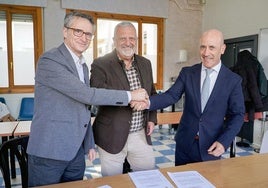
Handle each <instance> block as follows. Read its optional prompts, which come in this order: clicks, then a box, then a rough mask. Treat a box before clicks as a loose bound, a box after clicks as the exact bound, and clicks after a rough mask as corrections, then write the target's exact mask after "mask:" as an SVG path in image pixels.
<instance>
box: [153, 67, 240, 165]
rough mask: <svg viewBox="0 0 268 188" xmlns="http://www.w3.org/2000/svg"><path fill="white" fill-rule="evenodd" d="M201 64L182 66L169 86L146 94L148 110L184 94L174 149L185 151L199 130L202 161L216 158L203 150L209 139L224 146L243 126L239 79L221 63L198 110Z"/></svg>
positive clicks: (159, 107) (163, 106)
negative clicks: (148, 102)
mask: <svg viewBox="0 0 268 188" xmlns="http://www.w3.org/2000/svg"><path fill="white" fill-rule="evenodd" d="M201 67H202V66H201V63H200V64H196V65H193V66H191V67H184V68H182V70H181V72H180V75H179V77H178V78H177V80H176V82H175V83H174V84H173V86H172V87H171V88H170V89H168V90H167V91H166V92H164V93H162V94H160V95H154V96H151V97H150V103H151V105H150V110H155V109H162V108H165V107H167V106H170V105H172V104H174V103H176V102H177V101H178V100H179V99H180V98H181V96H182V95H183V93H185V103H184V105H185V106H184V110H183V115H182V118H181V121H180V125H179V127H178V130H177V133H176V136H175V141H176V144H177V148H180V150H182V151H184V152H186V153H188V152H190V149H191V147H189V146H191V145H192V143H193V142H194V137H195V135H196V134H197V132H199V148H200V153H201V157H202V160H203V161H206V160H214V159H218V158H217V157H214V156H212V155H209V154H208V152H207V150H208V149H209V147H210V146H211V145H212V143H213V142H215V141H218V142H220V143H221V144H222V145H223V146H224V148H225V149H227V148H228V147H229V146H230V144H231V142H232V140H233V139H234V137H235V136H236V135H237V134H238V132H239V130H240V128H241V126H242V125H243V118H244V111H245V107H244V97H243V93H242V88H241V82H242V79H241V78H240V77H239V76H238V75H237V74H235V73H233V72H232V71H230V70H229V69H228V68H227V67H225V66H224V65H222V66H221V69H220V72H219V74H218V77H217V80H216V83H215V86H214V88H213V90H212V92H211V95H210V97H209V100H208V102H207V105H206V107H205V109H204V111H203V113H202V112H201V94H200V79H201Z"/></svg>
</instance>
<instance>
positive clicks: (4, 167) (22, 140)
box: [0, 136, 29, 187]
mask: <svg viewBox="0 0 268 188" xmlns="http://www.w3.org/2000/svg"><path fill="white" fill-rule="evenodd" d="M28 139H29V136H25V137H18V138H13V139H10V140H8V141H6V142H4V143H3V144H2V145H1V147H0V168H1V171H2V174H3V179H4V182H5V187H11V182H10V169H9V165H8V164H9V159H8V156H9V153H10V154H11V153H13V154H14V155H15V156H16V158H17V161H18V163H19V166H20V171H21V185H22V187H28V166H27V161H28V160H27V158H28V157H27V153H26V150H27V145H28Z"/></svg>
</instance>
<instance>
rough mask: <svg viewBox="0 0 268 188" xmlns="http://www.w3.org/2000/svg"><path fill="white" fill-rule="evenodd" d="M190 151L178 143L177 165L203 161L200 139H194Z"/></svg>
mask: <svg viewBox="0 0 268 188" xmlns="http://www.w3.org/2000/svg"><path fill="white" fill-rule="evenodd" d="M189 147H191V150H190V152H189V153H186V152H184V151H182V150H181V149H180V148H179V147H178V146H177V145H176V149H175V166H179V165H184V164H187V163H195V162H201V161H202V159H201V155H200V150H199V141H198V140H194V142H193V144H192V145H191V146H189Z"/></svg>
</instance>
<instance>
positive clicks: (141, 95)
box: [130, 88, 149, 111]
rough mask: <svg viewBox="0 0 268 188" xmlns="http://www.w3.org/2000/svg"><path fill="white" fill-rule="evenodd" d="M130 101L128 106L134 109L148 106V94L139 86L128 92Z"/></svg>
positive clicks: (137, 109) (138, 109)
mask: <svg viewBox="0 0 268 188" xmlns="http://www.w3.org/2000/svg"><path fill="white" fill-rule="evenodd" d="M130 93H131V101H130V106H131V108H133V109H134V110H136V111H140V110H144V109H148V108H149V95H148V93H147V92H146V90H145V89H143V88H140V89H136V90H133V91H131V92H130Z"/></svg>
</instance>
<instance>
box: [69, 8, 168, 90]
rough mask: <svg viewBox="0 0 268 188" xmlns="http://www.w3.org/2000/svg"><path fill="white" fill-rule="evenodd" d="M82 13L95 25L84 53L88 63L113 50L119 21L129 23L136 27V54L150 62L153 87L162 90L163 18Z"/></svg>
mask: <svg viewBox="0 0 268 188" xmlns="http://www.w3.org/2000/svg"><path fill="white" fill-rule="evenodd" d="M68 11H71V10H68ZM68 11H67V12H68ZM84 13H88V14H90V15H91V16H92V17H93V18H94V20H95V23H96V31H95V38H94V42H93V46H92V47H90V48H89V49H88V50H87V51H86V53H85V57H86V59H88V60H89V63H91V62H92V60H93V58H97V57H100V56H103V55H105V54H107V53H109V52H111V51H112V50H113V40H112V39H113V34H114V27H115V25H116V24H117V23H119V22H121V21H130V22H131V23H133V25H134V26H135V27H136V30H137V34H138V49H137V53H138V54H139V55H142V56H144V57H146V58H148V59H149V60H150V61H151V63H152V69H153V78H154V83H155V87H156V89H159V90H161V89H162V87H163V27H164V26H163V18H156V17H146V16H132V15H122V14H109V13H99V12H87V11H84Z"/></svg>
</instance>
